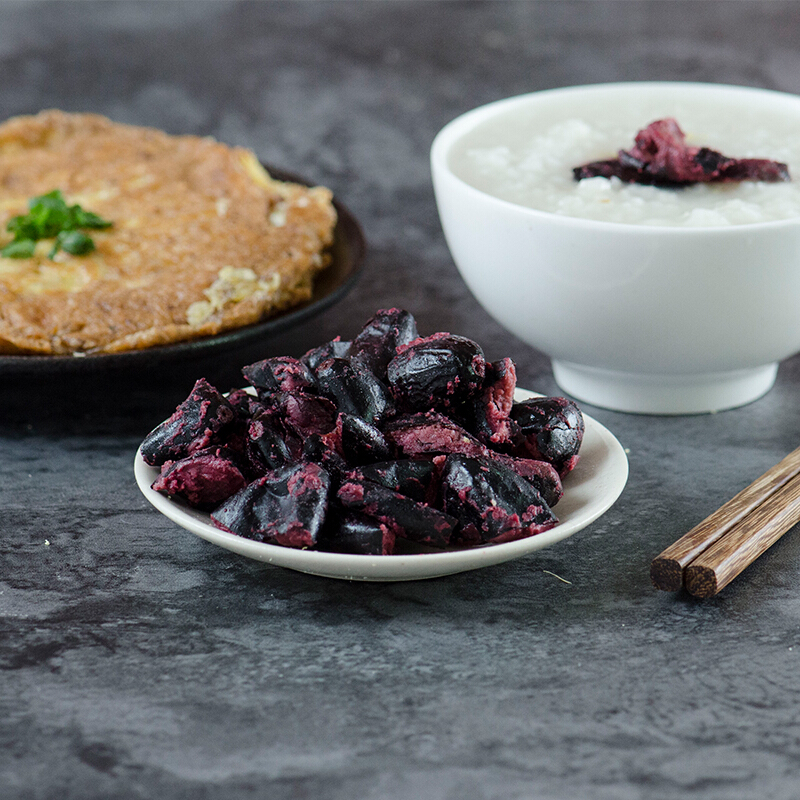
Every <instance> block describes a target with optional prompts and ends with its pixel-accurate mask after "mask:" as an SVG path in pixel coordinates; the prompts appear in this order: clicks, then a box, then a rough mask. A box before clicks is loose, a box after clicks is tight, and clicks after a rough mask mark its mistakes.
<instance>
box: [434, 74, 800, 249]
mask: <svg viewBox="0 0 800 800" xmlns="http://www.w3.org/2000/svg"><path fill="white" fill-rule="evenodd" d="M643 88H647V89H660V88H661V89H676V88H680V89H686V90H688V91H710V90H714V91H720V90H722V91H726V92H729V93H730V94H736V93H741V94H743V95H744V94H757V95H759V96H763V97H770V96H771V97H774V98H775V99H778V100H780V99H782V100H784V101H787V102H789V103H790V104H797V105H798V108H799V109H800V95H795V94H791V93H789V92H780V91H776V90H774V89H760V88H757V87H753V86H739V85H735V84H725V83H703V82H698V81H621V82H614V83H589V84H583V85H580V86H561V87H556V88H552V89H542V90H539V91H534V92H527V93H525V94H518V95H514V96H512V97H504V98H502V99H500V100H493V101H492V102H490V103H485V104H484V105H481V106H477V107H476V108H473V109H470V110H469V111H465V112H464V113H463V114H460V115H459V116H457V117H455V118H454V119H452V120H450V122H448V123H447V124H446V125H445V126H444V127H443V128H442V129H441V130H440V131H439V132H438V133H437V134H436V136H435V137H434V139H433V143H432V144H431V152H430V160H431V170H432V173H433V174H434V192H435V193H436V191H435V190H436V187H435V175H436V173H437V171H441V173H443V174H446V175H447V177H448V178H449V179H450V180H451V181H453V182H455V183H456V184H457V185H458V186H459V189H460V190H461V191H464V192H466V193H467V194H468V195H473V196H474V197H477V198H481V199H483V200H484V202H489V203H491V204H494V205H496V206H497V207H498V208H502V209H505V210H506V211H508V212H512V213H516V214H519V215H520V216H522V217H525V218H529V219H531V220H538V221H540V222H546V223H547V224H548V225H550V226H552V225H562V226H564V227H567V228H584V229H587V230H588V231H595V232H598V233H599V232H602V231H607V232H612V233H615V234H619V233H621V232H622V231H625V232H626V235H628V234H629V235H641V234H646V235H648V236H653V235H654V234H659V235H663V236H682V237H686V238H690V237H700V236H705V237H709V236H727V237H730V236H735V235H737V234H738V233H742V234H748V235H749V234H752V233H753V232H754V231H772V230H776V229H783V228H795V227H797V226H800V216H797V217H789V218H787V219H779V220H768V221H765V222H746V223H741V224H736V225H714V226H708V227H699V226H698V227H681V226H678V225H645V224H638V223H629V222H612V221H605V220H596V219H585V218H583V217H570V216H568V215H566V214H555V213H553V212H551V211H542V210H541V209H537V208H530V207H529V206H523V205H520V204H519V203H512V202H511V201H510V200H503V199H501V198H499V197H495V196H494V195H492V194H489V193H488V192H484V191H483V190H482V189H477V188H476V187H474V186H472V185H471V184H469V183H467V182H466V181H464V180H463V179H462V178H459V177H458V176H457V175H456V174H455V173H454V172H453V171H452V170H451V169H450V165H449V163H448V160H447V157H448V154H449V152H450V149H451V148H452V146H453V145H454V144H455V142H456V141H458V139H460V138H461V137H462V136H463V135H464V134H466V133H468V132H469V131H471V130H472V129H473V128H474V127H475V126H476V125H478V124H479V123H481V122H484V121H485V120H487V119H490V118H492V117H493V116H495V115H496V114H499V113H502V112H503V111H505V110H506V109H507V108H510V107H513V106H514V105H524V104H525V103H528V102H531V101H532V100H534V99H536V98H539V97H544V96H552V95H554V94H573V93H574V94H580V93H582V92H590V93H595V92H596V93H600V92H602V91H612V90H625V89H631V90H633V89H643ZM792 180H800V176H797V177H793V178H792Z"/></svg>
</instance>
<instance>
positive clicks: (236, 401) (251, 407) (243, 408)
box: [227, 389, 263, 419]
mask: <svg viewBox="0 0 800 800" xmlns="http://www.w3.org/2000/svg"><path fill="white" fill-rule="evenodd" d="M227 400H228V402H229V403H230V405H231V408H232V409H233V410H234V411H235V412H236V416H237V417H239V418H240V419H250V418H251V417H253V416H255V414H256V412H257V411H260V410H261V409H262V408H263V406H262V404H261V403H260V402H259V400H258V398H257V397H255V396H254V395H252V394H250V392H248V391H247V389H236V390H235V391H233V392H231V393H230V394H229V395H228V397H227Z"/></svg>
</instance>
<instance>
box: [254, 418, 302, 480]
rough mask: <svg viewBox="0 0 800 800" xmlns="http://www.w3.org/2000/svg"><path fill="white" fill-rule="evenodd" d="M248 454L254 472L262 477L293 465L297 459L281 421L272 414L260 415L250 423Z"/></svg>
mask: <svg viewBox="0 0 800 800" xmlns="http://www.w3.org/2000/svg"><path fill="white" fill-rule="evenodd" d="M247 454H248V460H249V462H250V464H251V467H252V468H253V471H254V472H256V473H257V474H259V475H261V474H263V473H264V472H267V471H271V470H276V469H279V468H280V467H285V466H286V465H287V464H292V463H293V462H295V461H296V460H297V459H296V458H295V456H294V454H293V453H292V449H291V448H290V447H289V443H288V442H287V436H286V431H285V430H284V428H283V426H282V425H281V424H280V421H279V420H278V419H277V418H276V417H274V416H272V415H270V414H263V413H262V414H259V415H258V416H257V417H256V418H255V419H253V420H251V421H250V426H249V428H248V432H247Z"/></svg>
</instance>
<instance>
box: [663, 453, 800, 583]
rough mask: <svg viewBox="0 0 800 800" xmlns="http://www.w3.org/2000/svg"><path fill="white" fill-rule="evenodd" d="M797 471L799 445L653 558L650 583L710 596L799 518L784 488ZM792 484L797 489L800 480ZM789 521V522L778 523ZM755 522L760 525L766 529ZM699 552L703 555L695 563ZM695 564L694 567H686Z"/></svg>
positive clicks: (799, 463) (788, 493) (795, 504)
mask: <svg viewBox="0 0 800 800" xmlns="http://www.w3.org/2000/svg"><path fill="white" fill-rule="evenodd" d="M799 475H800V447H798V448H797V449H796V450H793V451H792V452H791V453H789V455H788V456H786V458H784V459H783V460H782V461H780V462H778V463H777V464H776V465H775V466H774V467H771V468H770V469H768V470H767V471H766V472H765V473H764V474H763V475H761V476H760V477H759V478H756V480H754V481H753V482H752V483H751V484H750V485H749V486H747V487H746V488H744V489H742V491H741V492H739V493H738V494H737V495H736V496H735V497H733V498H731V499H730V500H729V501H728V502H727V503H725V505H723V506H721V507H720V508H718V509H717V510H716V511H715V512H714V513H713V514H711V515H710V516H708V517H706V519H704V520H703V521H702V522H701V523H700V524H699V525H696V526H695V527H694V528H692V529H691V530H690V531H689V532H688V533H687V534H685V535H684V536H682V537H681V538H680V539H678V541H677V542H675V543H674V544H671V545H670V546H669V547H668V548H667V549H666V550H664V552H663V553H661V554H660V555H658V556H657V557H656V558H654V559H653V563H652V564H651V565H650V578H651V580H652V581H653V585H654V586H655V587H656V588H657V589H663V590H665V591H671V592H675V591H677V590H678V589H680V588H681V587H682V586H686V588H687V589H688V590H689V591H690V592H692V594H696V595H697V596H698V597H711V596H712V595H713V594H716V592H718V591H719V590H720V589H721V588H722V587H723V586H726V585H727V584H728V583H730V581H731V580H733V578H735V577H736V576H737V575H738V574H739V573H740V572H741V571H742V570H743V569H744V568H745V567H746V566H747V565H748V564H750V563H752V561H754V560H755V559H756V558H758V556H760V555H761V554H762V553H763V552H764V551H765V550H766V549H767V548H768V547H769V546H770V545H772V544H774V543H775V542H776V541H777V540H778V539H779V538H780V537H781V536H782V535H783V534H784V533H786V531H787V530H789V528H791V527H792V526H793V525H794V524H795V523H797V522H798V521H800V517H798V518H797V519H794V514H795V513H798V511H800V503H796V502H795V500H794V499H793V498H794V494H793V491H792V490H790V489H789V487H788V484H790V482H792V481H793V480H794V479H796V478H798V476H799ZM797 486H798V488H797V491H798V492H800V479H798V480H797ZM784 487H786V489H784ZM768 501H769V502H768ZM795 506H797V507H798V508H797V509H795ZM756 511H758V512H759V513H758V516H757V517H756V516H755V512H756ZM751 516H752V517H753V519H752V520H750V517H751ZM773 518H774V519H775V522H772V520H773ZM791 519H794V522H791V524H788V527H783V526H786V525H787V523H788V522H789V521H790V520H791ZM755 526H766V532H765V533H761V532H760V529H759V528H757V527H755ZM778 530H780V532H779V533H777V531H778ZM731 534H733V535H731ZM729 537H730V542H729V541H728V540H729ZM765 543H766V544H765ZM737 554H738V555H737ZM701 556H707V557H705V558H704V560H703V561H700V560H699V559H700V557H701ZM745 559H749V560H745ZM695 565H696V566H697V569H694V570H690V566H691V567H694V566H695ZM717 569H719V572H717ZM690 577H691V586H690V585H689V578H690ZM693 589H694V590H693ZM698 592H700V594H698Z"/></svg>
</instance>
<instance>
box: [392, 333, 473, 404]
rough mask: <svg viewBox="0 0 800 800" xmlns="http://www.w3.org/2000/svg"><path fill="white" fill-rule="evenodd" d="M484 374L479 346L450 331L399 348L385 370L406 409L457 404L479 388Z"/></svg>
mask: <svg viewBox="0 0 800 800" xmlns="http://www.w3.org/2000/svg"><path fill="white" fill-rule="evenodd" d="M485 374H486V361H485V359H484V356H483V350H482V349H481V348H480V346H479V345H478V344H476V343H475V342H473V341H472V340H471V339H467V338H465V337H464V336H454V335H453V334H449V333H435V334H433V335H432V336H428V337H426V338H424V339H417V340H416V341H414V342H412V343H411V344H409V345H406V346H404V347H402V348H400V350H399V352H398V353H397V355H396V356H395V357H394V358H393V359H392V360H391V361H390V362H389V365H388V367H387V370H386V375H387V380H388V381H389V385H390V387H391V390H392V396H393V397H394V399H395V401H396V403H397V406H398V408H400V409H401V410H403V411H426V410H428V409H431V408H435V409H440V410H441V409H447V408H455V407H458V406H459V405H460V404H461V403H464V402H465V401H467V400H469V399H470V398H471V397H472V396H473V395H474V394H475V393H476V392H477V391H478V390H479V389H480V387H481V385H482V384H483V378H484V375H485Z"/></svg>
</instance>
